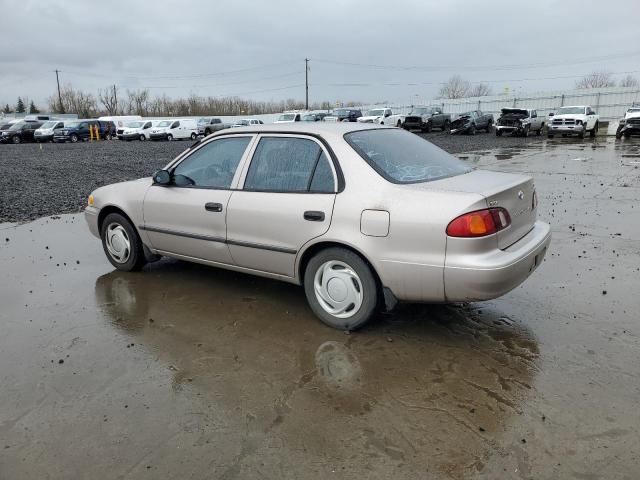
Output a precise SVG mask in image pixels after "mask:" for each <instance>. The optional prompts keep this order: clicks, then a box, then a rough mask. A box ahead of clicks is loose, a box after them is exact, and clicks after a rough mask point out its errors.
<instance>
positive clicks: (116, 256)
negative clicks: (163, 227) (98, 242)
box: [100, 213, 146, 272]
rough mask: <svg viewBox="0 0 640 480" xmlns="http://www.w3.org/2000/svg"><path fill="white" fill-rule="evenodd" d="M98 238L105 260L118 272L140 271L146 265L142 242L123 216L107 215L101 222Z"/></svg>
mask: <svg viewBox="0 0 640 480" xmlns="http://www.w3.org/2000/svg"><path fill="white" fill-rule="evenodd" d="M100 238H101V239H102V247H103V248H104V253H105V254H106V255H107V259H108V260H109V262H111V265H113V266H114V267H116V268H117V269H118V270H122V271H124V272H132V271H135V270H140V269H141V268H142V267H143V266H144V264H145V263H146V259H145V256H144V250H143V248H142V240H140V237H139V236H138V232H136V230H135V228H133V225H131V222H129V220H127V219H126V218H125V217H124V216H123V215H120V214H119V213H110V214H109V215H107V216H106V217H105V219H104V221H103V222H102V228H101V230H100Z"/></svg>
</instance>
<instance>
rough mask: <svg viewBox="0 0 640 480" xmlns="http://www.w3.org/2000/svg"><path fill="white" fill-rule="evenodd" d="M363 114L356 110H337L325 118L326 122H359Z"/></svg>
mask: <svg viewBox="0 0 640 480" xmlns="http://www.w3.org/2000/svg"><path fill="white" fill-rule="evenodd" d="M361 116H362V112H361V111H360V110H357V109H355V108H336V109H335V110H334V111H333V113H332V114H331V115H328V116H326V117H325V118H324V121H325V122H331V121H333V122H357V121H358V119H359V118H360V117H361Z"/></svg>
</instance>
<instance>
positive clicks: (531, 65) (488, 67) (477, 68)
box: [313, 50, 640, 71]
mask: <svg viewBox="0 0 640 480" xmlns="http://www.w3.org/2000/svg"><path fill="white" fill-rule="evenodd" d="M639 55H640V50H638V51H633V52H626V53H618V54H610V55H602V56H594V57H583V58H578V59H572V60H561V61H554V62H541V63H520V64H507V65H483V66H480V65H475V66H471V65H424V66H415V65H410V66H407V65H381V64H372V63H356V62H348V61H339V60H327V59H320V58H314V59H313V61H314V62H319V63H327V64H333V65H343V66H349V67H365V68H374V69H382V70H407V71H441V70H446V71H449V70H451V71H456V70H457V71H474V70H475V71H483V70H517V69H527V68H545V67H554V66H559V65H577V64H581V63H591V62H601V61H605V60H615V59H619V58H628V57H635V56H639Z"/></svg>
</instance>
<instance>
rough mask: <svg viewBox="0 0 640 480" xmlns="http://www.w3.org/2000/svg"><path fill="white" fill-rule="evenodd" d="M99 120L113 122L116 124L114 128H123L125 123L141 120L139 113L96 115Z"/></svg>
mask: <svg viewBox="0 0 640 480" xmlns="http://www.w3.org/2000/svg"><path fill="white" fill-rule="evenodd" d="M98 120H100V121H101V122H113V123H114V124H115V125H116V130H119V129H121V128H124V124H125V123H129V122H135V121H136V120H142V117H141V116H140V115H114V116H106V117H98Z"/></svg>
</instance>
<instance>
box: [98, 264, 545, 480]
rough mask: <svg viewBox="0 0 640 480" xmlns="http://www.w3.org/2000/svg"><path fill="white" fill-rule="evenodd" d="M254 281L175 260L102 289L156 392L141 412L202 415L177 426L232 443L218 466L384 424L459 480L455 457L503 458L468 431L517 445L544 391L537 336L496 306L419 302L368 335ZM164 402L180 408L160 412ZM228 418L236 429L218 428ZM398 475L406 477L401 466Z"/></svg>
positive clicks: (140, 373)
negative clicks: (332, 325)
mask: <svg viewBox="0 0 640 480" xmlns="http://www.w3.org/2000/svg"><path fill="white" fill-rule="evenodd" d="M250 280H251V281H250V282H249V283H250V285H249V287H247V277H246V276H244V275H242V274H238V273H235V272H230V271H225V270H212V269H209V268H206V267H202V266H200V265H195V264H190V263H187V262H177V261H173V260H167V261H163V262H160V263H157V264H155V265H154V266H153V269H152V271H150V272H148V274H144V275H130V274H127V273H125V272H120V271H117V270H116V271H114V272H111V273H109V274H106V275H103V276H101V277H100V278H98V279H97V281H96V284H95V298H96V299H95V303H96V304H97V305H98V306H99V308H100V310H101V311H102V312H103V314H104V318H105V322H106V325H107V326H108V328H112V329H114V330H115V331H116V332H118V333H120V334H121V335H122V341H121V343H122V344H123V345H124V344H125V343H126V344H129V343H135V349H136V350H135V352H131V353H135V355H128V353H129V351H128V350H127V351H126V353H125V354H123V357H126V359H125V361H126V362H128V364H127V365H128V370H129V371H130V372H135V373H136V375H137V376H136V377H135V378H136V379H138V381H139V383H135V384H133V385H131V387H132V388H133V389H134V391H135V392H145V393H146V392H153V398H149V397H151V395H149V396H147V398H144V395H143V396H136V400H135V403H138V402H139V403H143V402H144V403H147V404H148V403H149V402H153V403H151V406H152V409H154V410H155V416H157V417H158V418H161V417H162V416H163V415H166V414H174V415H176V412H178V414H179V412H189V413H188V414H185V413H182V415H184V416H182V417H180V420H181V421H180V422H173V423H174V426H175V423H178V424H179V427H178V428H180V426H181V428H184V429H188V430H189V431H190V432H191V433H193V436H192V437H190V438H195V439H198V438H200V439H201V438H202V434H201V433H200V429H203V430H206V432H207V433H206V438H207V441H209V440H210V441H211V443H212V444H214V445H215V444H219V443H220V444H222V443H224V444H225V445H227V446H228V448H227V449H222V451H221V452H220V453H219V454H217V457H216V458H217V462H218V465H219V464H221V463H223V462H226V460H227V459H229V462H230V463H233V460H234V458H235V456H236V455H237V452H238V451H240V449H241V448H242V445H245V444H246V438H247V435H250V436H251V438H252V439H253V441H255V442H259V443H260V444H264V445H278V448H276V449H271V448H269V449H268V450H269V451H270V453H268V455H271V456H270V457H266V458H271V459H274V463H275V464H278V462H277V461H276V460H275V459H277V458H280V459H281V458H282V452H283V448H284V449H285V451H288V450H286V449H287V448H288V447H286V446H287V445H293V446H294V447H293V448H296V449H297V445H299V442H300V438H301V437H300V434H301V433H300V432H303V433H304V438H305V442H318V443H319V442H323V443H324V442H328V444H329V445H331V446H333V445H334V444H335V442H334V440H335V438H337V437H340V438H347V437H348V436H349V435H350V434H352V433H353V431H354V430H358V431H361V430H362V431H365V430H367V429H368V428H370V427H371V425H373V424H375V431H376V432H377V433H376V436H377V437H384V439H385V441H384V444H385V445H388V446H389V448H391V452H392V453H393V454H394V455H398V456H400V457H401V456H402V455H407V453H406V452H404V453H403V450H402V449H401V448H400V447H403V446H405V445H407V442H408V441H409V442H411V443H413V444H415V445H420V448H422V449H424V450H425V451H433V452H437V454H436V455H434V456H426V455H417V456H415V457H413V456H412V457H411V465H412V466H413V467H415V468H418V469H423V470H424V469H426V468H427V467H428V469H429V472H431V473H433V472H447V474H446V475H445V474H442V475H441V477H442V478H450V475H449V474H450V472H451V463H452V461H455V462H458V463H462V464H464V465H473V462H474V461H475V460H476V459H477V457H478V456H480V455H483V454H491V453H495V452H494V446H493V444H491V443H490V442H487V439H486V438H487V437H486V436H484V435H469V432H470V429H473V430H475V431H477V430H478V425H481V426H482V427H483V429H485V430H486V431H487V434H486V435H491V438H492V440H496V441H501V436H503V435H505V434H506V437H507V438H510V435H509V433H508V432H509V427H510V426H511V427H512V426H513V425H512V424H513V419H514V418H516V419H517V418H518V414H519V413H520V410H521V406H522V405H526V404H527V399H528V398H529V397H530V396H531V395H534V394H536V391H535V384H536V375H537V373H538V372H539V371H540V366H539V365H537V362H538V357H539V352H538V349H539V347H538V344H537V341H536V339H535V336H534V335H533V333H532V332H531V331H530V330H529V329H527V327H526V326H525V325H523V324H522V323H521V322H517V321H513V320H510V319H508V318H505V317H504V313H503V312H501V311H499V310H495V309H493V308H492V307H491V306H488V308H483V313H482V314H481V315H480V314H478V313H477V312H478V309H477V306H475V307H474V306H455V307H454V306H444V305H436V306H420V305H412V306H407V307H404V308H402V309H401V310H400V311H398V312H396V313H394V314H392V315H390V316H388V317H387V319H388V321H385V323H384V324H383V325H381V326H380V328H375V327H374V328H372V329H370V330H368V331H367V332H366V338H365V337H362V338H361V337H353V336H351V337H349V336H336V335H327V330H326V328H324V327H323V326H322V325H321V324H320V323H319V322H309V321H308V319H309V318H311V312H310V311H309V310H308V308H307V307H306V305H305V304H304V302H303V301H302V299H301V298H300V297H299V296H298V295H296V294H295V288H292V287H291V286H290V285H286V284H284V283H281V282H273V281H270V280H268V279H261V278H257V277H256V278H253V279H250ZM523 298H524V297H523ZM525 300H526V299H525ZM292 327H293V328H292ZM389 339H395V342H393V343H390V342H389ZM105 362H108V359H105ZM425 366H428V368H426V367H425ZM175 391H180V392H181V394H180V396H179V397H176V396H175V394H174V392H175ZM452 399H456V400H457V401H455V402H452ZM162 402H165V406H166V408H167V410H160V408H161V407H159V406H158V404H159V405H162V404H163V403H162ZM192 402H193V405H191V403H192ZM181 404H182V405H183V406H184V409H182V410H179V409H178V410H176V407H179V406H180V405H181ZM185 404H186V405H185ZM460 405H463V406H462V407H461V406H460ZM390 406H392V408H390ZM198 407H202V410H199V409H197V408H198ZM194 408H196V409H195V410H194ZM130 409H131V404H129V410H130ZM193 411H197V412H198V414H197V415H192V414H191V413H190V412H193ZM470 411H473V413H470ZM200 412H204V413H200ZM207 412H208V413H207ZM309 412H313V418H314V421H313V422H309ZM149 413H152V414H153V410H152V412H149ZM212 415H213V419H212ZM248 415H251V418H252V419H253V420H252V421H249V422H248V421H247V416H248ZM452 416H455V418H456V419H458V418H459V419H460V420H459V421H452ZM125 418H126V417H125ZM218 419H224V428H211V425H216V424H215V422H216V421H218ZM345 419H347V420H348V421H345ZM212 421H213V423H212ZM416 425H420V426H421V428H416ZM272 426H278V427H277V428H271V427H272ZM425 428H428V430H429V432H430V433H429V435H426V436H425V434H424V431H425V430H424V429H425ZM183 438H185V437H181V438H180V440H181V441H182V439H183ZM461 438H464V439H465V448H464V449H460V439H461ZM363 441H368V440H366V439H364V440H363ZM376 441H377V440H376ZM282 446H285V447H282ZM170 447H171V448H175V447H174V446H173V444H171V445H170ZM332 448H333V447H330V450H329V451H333V450H332ZM436 449H437V450H436ZM296 452H297V453H296V455H295V457H294V459H295V461H296V462H303V463H305V465H310V464H312V462H314V461H317V455H318V452H317V451H316V450H312V449H309V451H306V450H305V451H299V450H296ZM440 452H443V453H440ZM446 452H452V453H451V454H447V453H446ZM265 453H267V452H265ZM225 455H226V456H225ZM336 455H338V457H336V458H343V457H341V456H340V455H341V454H340V453H337V454H336ZM370 455H371V452H370V451H369V450H368V449H366V448H362V449H356V450H354V451H348V452H347V455H345V457H344V461H345V462H348V463H353V462H366V461H367V459H368V461H370ZM264 458H265V457H264V456H262V455H261V456H260V458H259V459H260V461H262V460H263V459H264ZM336 461H337V460H336ZM427 464H428V465H427ZM205 465H208V466H209V467H210V463H209V461H207V462H205ZM143 468H144V467H143ZM393 469H394V470H395V472H396V473H397V471H398V467H397V465H393ZM191 471H192V470H191ZM202 477H203V478H205V477H206V475H202ZM270 477H271V476H270ZM273 478H277V475H276V474H275V472H274V475H273ZM397 478H400V477H397ZM401 478H409V477H408V476H404V475H403V476H402V477H401ZM411 478H420V477H419V476H417V477H411ZM459 478H462V477H459Z"/></svg>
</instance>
